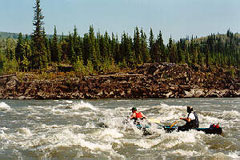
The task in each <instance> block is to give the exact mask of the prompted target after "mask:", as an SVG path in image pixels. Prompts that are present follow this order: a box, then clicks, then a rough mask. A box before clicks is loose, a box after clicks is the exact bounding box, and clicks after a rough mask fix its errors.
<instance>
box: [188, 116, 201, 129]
mask: <svg viewBox="0 0 240 160" xmlns="http://www.w3.org/2000/svg"><path fill="white" fill-rule="evenodd" d="M189 115H190V113H189V114H188V116H187V117H188V118H189ZM193 115H194V117H195V119H194V120H191V121H190V122H187V125H188V126H189V127H190V128H198V127H199V120H198V115H197V113H196V112H193Z"/></svg>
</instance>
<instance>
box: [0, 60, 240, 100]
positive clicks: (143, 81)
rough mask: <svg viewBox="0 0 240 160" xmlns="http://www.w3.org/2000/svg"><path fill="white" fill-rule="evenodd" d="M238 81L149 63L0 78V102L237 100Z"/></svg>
mask: <svg viewBox="0 0 240 160" xmlns="http://www.w3.org/2000/svg"><path fill="white" fill-rule="evenodd" d="M239 96H240V78H239V77H237V78H232V76H231V74H229V72H227V71H224V70H223V69H222V68H215V69H214V70H211V69H209V68H201V67H199V66H192V67H189V66H188V65H187V64H184V65H177V64H173V63H160V64H158V63H151V64H150V63H149V64H144V65H142V66H139V67H138V68H137V69H136V70H135V71H133V72H129V73H114V74H108V75H97V76H84V77H75V76H72V77H65V76H63V77H61V76H60V77H59V76H58V77H56V78H54V79H36V78H33V76H31V74H25V75H24V76H23V77H21V78H19V76H16V75H10V76H2V77H0V99H99V98H190V97H239Z"/></svg>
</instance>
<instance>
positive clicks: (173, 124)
mask: <svg viewBox="0 0 240 160" xmlns="http://www.w3.org/2000/svg"><path fill="white" fill-rule="evenodd" d="M176 123H178V121H175V122H173V123H172V124H171V126H170V128H172V127H173V126H175V124H176Z"/></svg>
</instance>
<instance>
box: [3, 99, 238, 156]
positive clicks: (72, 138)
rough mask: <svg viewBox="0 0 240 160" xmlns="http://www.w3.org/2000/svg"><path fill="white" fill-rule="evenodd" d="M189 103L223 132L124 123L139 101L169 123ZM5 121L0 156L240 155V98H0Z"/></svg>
mask: <svg viewBox="0 0 240 160" xmlns="http://www.w3.org/2000/svg"><path fill="white" fill-rule="evenodd" d="M187 105H192V106H193V107H194V109H195V111H196V112H197V113H198V116H199V120H200V127H209V125H210V124H211V123H219V124H220V126H221V127H222V128H223V132H224V134H223V135H207V134H205V133H203V132H198V131H194V130H192V131H188V132H172V133H165V131H164V130H162V129H159V127H158V125H157V124H152V125H151V127H150V128H149V129H148V130H149V132H151V133H152V135H149V136H143V134H142V131H141V130H139V129H137V127H136V126H135V125H134V124H133V123H131V122H130V123H128V124H125V123H123V122H124V121H125V119H126V117H127V116H129V114H130V109H131V108H132V107H137V108H138V109H139V110H140V111H142V112H143V113H144V114H145V115H146V116H147V117H148V118H151V119H152V118H153V119H155V120H157V121H159V122H160V124H161V125H170V124H172V123H173V122H174V121H176V120H178V119H179V117H182V116H186V106H187ZM0 122H1V123H0V159H9V160H11V159H24V160H25V159H26V160H28V159H29V160H30V159H31V160H32V159H54V160H55V159H240V134H239V133H240V98H221V99H214V98H210V99H201V98H200V99H164V100H163V99H146V100H94V101H85V100H84V101H77V100H76V101H70V100H58V101H55V100H51V101H35V100H29V101H26V100H24V101H15V100H13V101H8V100H0ZM183 124H184V123H183V122H181V121H180V122H178V123H177V124H176V125H183Z"/></svg>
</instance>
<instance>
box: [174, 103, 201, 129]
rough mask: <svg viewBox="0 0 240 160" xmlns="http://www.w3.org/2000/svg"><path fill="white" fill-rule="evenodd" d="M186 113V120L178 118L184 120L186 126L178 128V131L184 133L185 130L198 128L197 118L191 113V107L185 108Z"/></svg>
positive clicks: (194, 113) (195, 114)
mask: <svg viewBox="0 0 240 160" xmlns="http://www.w3.org/2000/svg"><path fill="white" fill-rule="evenodd" d="M187 112H188V115H187V117H186V118H180V119H181V120H184V121H185V122H186V124H185V125H184V126H180V127H178V130H179V131H185V130H189V129H192V128H198V127H199V121H198V116H197V113H196V112H193V107H192V106H187Z"/></svg>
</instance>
